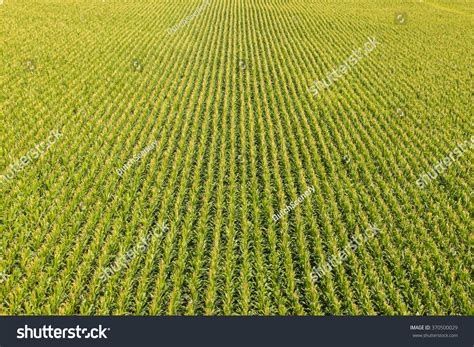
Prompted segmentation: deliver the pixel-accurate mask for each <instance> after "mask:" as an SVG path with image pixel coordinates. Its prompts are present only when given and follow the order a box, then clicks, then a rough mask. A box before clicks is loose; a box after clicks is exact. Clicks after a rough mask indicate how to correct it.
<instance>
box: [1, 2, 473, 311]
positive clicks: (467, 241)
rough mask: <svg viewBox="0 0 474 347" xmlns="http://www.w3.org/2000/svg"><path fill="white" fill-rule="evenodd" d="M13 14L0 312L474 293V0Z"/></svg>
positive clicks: (455, 301)
mask: <svg viewBox="0 0 474 347" xmlns="http://www.w3.org/2000/svg"><path fill="white" fill-rule="evenodd" d="M0 16H1V18H2V24H3V25H2V27H3V30H2V34H3V35H2V37H3V40H2V52H3V54H2V56H3V60H2V67H1V70H2V95H1V98H0V99H1V104H2V107H1V110H2V111H1V122H0V128H1V135H0V139H1V143H2V146H1V152H0V174H1V177H0V178H1V183H0V199H1V208H0V210H1V215H0V233H1V243H0V314H14V315H23V314H27V315H33V314H34V315H129V314H130V315H427V314H429V315H467V314H472V312H473V309H472V308H473V299H472V240H473V234H472V230H473V218H472V215H473V205H472V187H473V183H474V181H473V178H472V170H473V164H474V156H473V152H472V149H473V148H474V139H473V137H472V136H473V135H474V132H473V130H474V129H473V120H474V119H473V113H472V111H473V109H472V91H471V89H472V77H473V69H472V33H473V17H474V6H473V3H472V2H471V1H468V0H456V1H444V0H443V1H441V0H430V1H428V0H424V1H423V2H420V1H415V0H413V1H398V0H347V1H340V0H334V1H329V0H219V1H218V0H187V1H184V0H172V1H171V0H169V1H168V0H124V1H118V0H104V1H102V0H78V1H73V0H38V1H26V0H4V1H2V4H1V5H0ZM372 38H375V39H376V41H377V44H376V45H375V47H374V48H373V50H371V51H370V54H366V55H364V56H363V57H362V56H361V59H358V60H357V62H356V63H351V66H349V63H348V62H349V57H350V56H351V55H352V54H355V53H353V52H354V51H357V50H358V49H359V48H361V47H364V44H365V43H366V42H367V41H368V40H369V39H372ZM343 64H346V65H347V67H348V68H347V69H346V71H345V72H341V74H340V76H339V77H334V76H335V75H334V74H333V75H332V78H333V79H332V83H330V84H327V83H326V85H327V87H325V88H324V89H320V90H319V93H318V94H317V95H314V94H313V93H311V91H310V89H311V86H312V85H313V84H314V81H328V80H329V79H328V75H329V74H331V72H332V71H334V70H335V69H338V67H339V66H341V65H343ZM341 71H342V70H341ZM336 78H337V80H336ZM459 144H463V145H462V148H461V147H459V149H458V152H459V153H461V154H459V153H457V152H456V151H454V150H453V149H454V148H457V147H456V146H458V145H459ZM460 146H461V145H460ZM453 151H454V152H453ZM451 152H452V153H453V154H450V153H451ZM455 152H456V153H455ZM446 157H448V158H449V157H451V159H452V160H451V161H452V162H451V164H449V165H448V164H446V167H445V170H443V172H442V173H439V174H438V172H436V176H435V175H434V172H433V170H434V169H433V167H435V166H436V165H437V163H438V162H439V161H440V160H441V161H443V160H444V158H446ZM448 166H449V167H448ZM430 172H433V173H432V174H431V175H427V173H430ZM426 177H430V178H429V179H427V178H426ZM420 179H423V180H424V181H421V182H423V183H424V184H423V187H420V186H421V184H417V180H420ZM419 182H420V181H419ZM277 215H278V218H275V217H273V216H277ZM371 226H376V227H377V228H378V229H379V231H378V232H377V233H376V235H374V236H370V237H368V238H367V237H366V238H365V240H363V239H364V237H363V236H364V235H365V234H366V232H367V230H368V229H369V228H371ZM357 238H359V239H361V240H363V241H360V244H358V246H357V247H350V242H351V240H353V239H356V240H357ZM343 250H346V252H345V253H343V255H341V252H342V251H343ZM331 259H332V260H331ZM334 259H336V260H334ZM324 265H326V266H324ZM317 268H322V269H323V270H324V273H323V274H321V276H320V278H318V279H317V280H315V275H314V272H315V269H317Z"/></svg>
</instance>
